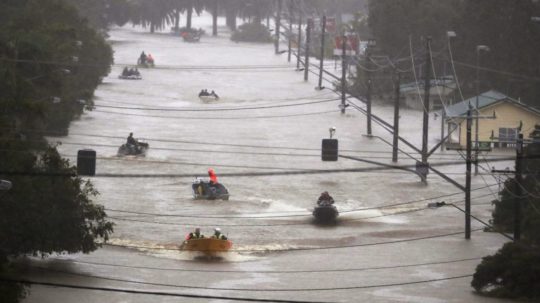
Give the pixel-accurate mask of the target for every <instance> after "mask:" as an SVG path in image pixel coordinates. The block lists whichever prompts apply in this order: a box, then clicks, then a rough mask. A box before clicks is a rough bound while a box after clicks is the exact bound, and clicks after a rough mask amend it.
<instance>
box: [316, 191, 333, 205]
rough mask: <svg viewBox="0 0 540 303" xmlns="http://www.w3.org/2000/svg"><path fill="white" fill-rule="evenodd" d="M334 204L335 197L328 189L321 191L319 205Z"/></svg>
mask: <svg viewBox="0 0 540 303" xmlns="http://www.w3.org/2000/svg"><path fill="white" fill-rule="evenodd" d="M331 204H334V198H332V196H330V194H329V193H328V192H327V191H324V192H322V193H321V196H320V197H319V199H318V200H317V205H331Z"/></svg>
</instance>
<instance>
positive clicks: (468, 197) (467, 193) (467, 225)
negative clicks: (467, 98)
mask: <svg viewBox="0 0 540 303" xmlns="http://www.w3.org/2000/svg"><path fill="white" fill-rule="evenodd" d="M471 123H472V114H471V108H470V107H469V110H467V155H466V159H465V161H466V162H465V163H466V167H467V169H466V172H465V239H470V238H471Z"/></svg>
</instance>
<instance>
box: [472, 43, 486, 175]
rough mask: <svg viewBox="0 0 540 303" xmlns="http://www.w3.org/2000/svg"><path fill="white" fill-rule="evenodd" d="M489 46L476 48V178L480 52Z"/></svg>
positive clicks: (476, 163) (475, 173) (475, 170)
mask: <svg viewBox="0 0 540 303" xmlns="http://www.w3.org/2000/svg"><path fill="white" fill-rule="evenodd" d="M489 50H490V49H489V46H487V45H477V46H476V81H475V82H476V108H475V110H476V119H475V123H474V129H475V135H474V138H475V140H474V141H475V145H474V146H475V148H476V151H475V155H476V159H475V160H476V161H474V175H475V176H476V175H477V174H478V153H479V148H478V146H479V144H478V127H479V125H480V124H479V123H478V116H479V115H480V111H479V110H478V108H479V107H480V104H479V97H480V96H479V95H480V52H481V51H486V52H487V51H489Z"/></svg>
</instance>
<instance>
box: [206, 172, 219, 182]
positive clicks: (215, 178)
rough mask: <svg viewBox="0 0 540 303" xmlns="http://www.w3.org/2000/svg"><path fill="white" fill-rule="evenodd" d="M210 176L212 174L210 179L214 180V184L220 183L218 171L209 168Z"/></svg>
mask: <svg viewBox="0 0 540 303" xmlns="http://www.w3.org/2000/svg"><path fill="white" fill-rule="evenodd" d="M208 176H210V181H212V183H214V184H217V183H218V181H217V176H216V173H215V172H214V170H213V169H209V170H208Z"/></svg>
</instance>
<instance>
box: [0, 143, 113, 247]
mask: <svg viewBox="0 0 540 303" xmlns="http://www.w3.org/2000/svg"><path fill="white" fill-rule="evenodd" d="M27 157H31V158H33V163H31V168H28V166H30V163H28V161H27V160H24V159H23V160H21V161H20V164H22V165H24V166H25V167H24V171H25V172H26V173H28V174H30V175H28V174H27V175H24V176H9V179H10V180H11V182H12V183H13V188H12V189H11V190H10V191H7V192H5V193H4V194H3V197H2V203H1V204H0V213H3V214H11V215H10V216H7V217H4V218H2V221H1V222H0V246H1V247H3V250H2V252H3V253H4V254H6V255H9V256H17V255H20V254H34V255H35V254H40V255H46V254H49V253H53V252H67V253H73V252H79V251H82V252H84V253H88V252H91V251H93V250H96V249H97V248H98V247H99V246H100V244H99V243H98V242H96V240H97V239H102V240H104V241H106V240H107V239H108V237H109V234H110V233H111V232H112V230H113V229H112V223H111V222H108V221H106V220H105V218H106V215H105V212H104V210H103V207H101V206H97V205H95V204H93V203H92V201H91V198H92V197H94V196H96V195H97V194H98V193H97V191H96V190H95V189H94V188H93V186H92V184H91V183H90V182H84V181H83V180H82V179H81V178H79V177H73V176H74V175H75V173H76V171H75V168H74V167H71V166H70V165H69V162H68V160H65V159H62V158H61V157H60V155H59V154H58V152H57V151H56V148H53V147H49V148H47V149H46V150H44V151H43V152H41V153H38V154H37V156H33V155H32V154H30V155H29V156H27ZM2 166H3V165H0V171H13V170H14V169H15V167H13V166H14V165H9V166H8V167H2ZM18 171H23V170H22V169H19V170H18ZM32 174H33V175H32Z"/></svg>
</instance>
